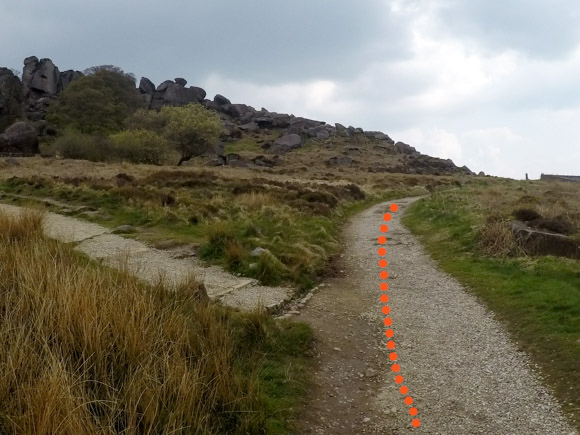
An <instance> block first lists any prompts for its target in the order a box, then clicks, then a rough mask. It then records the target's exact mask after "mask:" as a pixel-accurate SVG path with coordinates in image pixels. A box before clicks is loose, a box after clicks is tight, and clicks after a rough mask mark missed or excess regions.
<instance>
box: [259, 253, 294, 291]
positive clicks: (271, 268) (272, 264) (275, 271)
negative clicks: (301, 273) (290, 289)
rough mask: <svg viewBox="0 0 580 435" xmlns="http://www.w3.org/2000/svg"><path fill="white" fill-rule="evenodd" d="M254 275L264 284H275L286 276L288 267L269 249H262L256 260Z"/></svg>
mask: <svg viewBox="0 0 580 435" xmlns="http://www.w3.org/2000/svg"><path fill="white" fill-rule="evenodd" d="M256 264H257V266H256V268H255V269H254V276H255V277H256V278H258V279H259V280H260V281H261V282H262V283H264V284H266V285H277V284H280V282H281V281H282V280H283V279H284V278H285V277H286V276H287V274H288V269H287V267H286V266H284V264H283V263H282V262H281V261H280V260H278V259H277V258H276V256H275V255H274V254H272V253H271V252H270V251H264V252H262V253H261V254H260V256H259V257H258V259H257V261H256Z"/></svg>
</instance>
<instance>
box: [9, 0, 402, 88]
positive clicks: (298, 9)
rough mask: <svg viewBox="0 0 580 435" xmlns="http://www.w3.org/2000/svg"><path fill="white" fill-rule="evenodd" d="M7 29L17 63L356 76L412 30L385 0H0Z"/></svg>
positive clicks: (277, 76) (263, 76)
mask: <svg viewBox="0 0 580 435" xmlns="http://www.w3.org/2000/svg"><path fill="white" fill-rule="evenodd" d="M15 3H16V2H15ZM55 3H56V2H55ZM3 9H6V10H3ZM3 12H4V13H3ZM2 17H4V18H2ZM22 23H26V25H22ZM0 29H2V30H0V39H2V40H3V41H13V43H10V44H3V46H2V48H0V58H1V59H2V62H3V63H4V62H5V59H8V60H9V63H10V64H11V66H12V67H16V68H19V67H20V64H21V63H22V59H23V58H24V57H25V56H29V55H31V54H34V55H37V56H39V57H50V58H52V59H53V60H54V61H55V63H56V64H57V65H59V66H60V67H61V69H68V68H76V69H82V68H85V67H88V66H92V65H95V64H104V63H106V64H109V63H111V64H117V65H119V66H121V67H123V68H124V69H126V70H128V71H131V72H134V73H135V74H137V75H147V76H150V78H151V79H153V80H154V81H156V82H159V81H161V80H165V79H167V78H173V77H174V76H183V77H185V78H187V79H188V80H189V81H190V82H192V83H194V82H199V81H200V80H202V79H203V78H204V77H206V76H207V75H208V74H210V73H212V72H219V73H221V74H223V75H228V76H231V77H235V78H237V79H240V80H251V81H255V82H258V83H283V82H285V81H300V80H306V79H313V78H326V79H334V78H338V79H348V78H349V77H353V76H355V75H356V74H357V72H358V71H359V70H360V68H361V65H362V64H364V63H366V62H368V61H369V60H372V59H373V58H376V57H388V58H397V57H402V56H404V55H405V53H406V51H405V50H406V39H405V38H406V37H407V34H406V32H405V31H404V28H403V25H402V23H398V22H397V21H395V20H394V19H393V17H392V16H391V15H390V13H389V9H388V8H387V7H386V5H385V3H384V2H382V1H380V0H366V1H361V2H352V1H349V0H333V1H331V0H317V1H315V2H311V1H309V0H295V1H292V2H286V1H277V2H275V1H266V0H248V1H245V2H238V1H226V0H214V1H211V2H207V1H185V0H181V1H179V0H177V1H172V2H170V3H163V4H162V3H160V2H156V1H152V0H141V1H136V0H125V1H119V0H117V1H111V0H104V1H99V2H78V1H71V0H68V1H67V0H63V1H61V2H58V3H56V4H54V3H53V2H50V3H49V2H46V1H43V0H29V1H26V2H18V3H16V4H12V5H10V6H0ZM385 29H389V31H388V32H387V34H388V35H389V37H386V36H385V35H386V33H385ZM377 41H378V42H377Z"/></svg>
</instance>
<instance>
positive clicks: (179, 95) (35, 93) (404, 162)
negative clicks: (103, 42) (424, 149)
mask: <svg viewBox="0 0 580 435" xmlns="http://www.w3.org/2000/svg"><path fill="white" fill-rule="evenodd" d="M82 76H83V73H81V72H80V71H74V70H68V71H64V72H61V71H60V70H59V69H58V67H57V66H56V65H54V63H53V62H52V61H51V60H50V59H40V60H39V59H38V58H37V57H35V56H31V57H28V58H26V59H25V60H24V70H23V74H22V80H21V79H20V78H18V77H16V76H15V75H14V74H13V72H12V71H11V70H9V69H7V68H0V132H2V131H4V130H6V129H7V128H8V127H9V126H10V125H12V124H14V123H15V122H17V121H21V122H19V123H18V124H15V125H14V126H13V127H11V129H9V130H6V132H5V133H4V134H3V135H2V136H0V152H22V153H29V152H35V151H36V150H37V146H38V142H37V140H36V139H35V138H33V137H32V136H33V134H32V131H33V130H32V127H31V125H30V124H27V123H26V122H30V123H33V124H34V125H35V127H36V129H37V132H38V133H39V134H46V132H47V131H50V128H49V127H48V128H47V125H46V122H45V121H44V119H45V115H46V111H47V108H48V106H49V105H50V104H51V103H52V102H53V101H54V100H56V99H57V98H58V97H59V94H60V93H61V92H62V91H63V90H65V89H66V88H67V87H68V86H69V85H70V83H72V82H73V81H74V80H76V79H78V78H79V77H82ZM137 89H138V91H139V93H140V94H141V96H142V98H143V107H145V108H147V109H151V110H160V109H161V108H162V107H163V106H165V105H169V106H185V105H187V104H190V103H199V104H203V105H204V106H205V107H206V108H208V109H211V110H215V111H216V112H218V114H219V115H220V118H221V120H222V123H223V127H224V128H223V134H222V138H221V139H222V140H223V141H235V140H238V139H239V138H241V137H242V136H244V135H246V136H247V135H251V136H252V137H254V138H256V140H257V141H258V142H259V143H261V144H262V149H263V150H264V152H265V153H268V154H272V155H275V156H276V157H274V158H266V157H264V156H257V157H254V158H252V161H251V163H252V164H254V165H256V166H270V165H271V164H274V163H276V164H278V163H279V162H281V161H282V159H280V158H278V155H280V154H286V153H291V152H292V151H293V150H296V149H298V148H301V147H303V146H304V145H305V144H306V143H307V142H308V141H311V140H314V141H318V142H319V143H322V142H325V141H326V142H329V143H332V142H333V141H336V142H340V143H346V144H347V145H350V148H348V149H347V151H345V152H344V154H346V155H343V156H334V157H331V158H329V159H328V160H326V161H325V163H326V165H327V166H329V167H349V166H353V165H356V164H357V160H355V158H353V157H354V156H357V155H360V154H361V152H362V150H361V148H360V147H359V148H357V147H354V146H353V145H356V144H358V143H363V142H364V143H366V144H367V145H368V144H370V148H369V146H367V145H365V147H366V148H365V151H367V149H370V150H371V152H372V153H374V154H373V155H376V156H378V158H379V160H385V158H386V159H387V160H389V159H391V160H393V159H394V158H396V159H395V160H396V161H397V162H398V163H396V164H391V165H390V166H384V165H383V164H382V163H381V161H377V162H375V165H374V166H373V167H371V168H367V169H368V170H371V171H374V172H403V173H417V174H424V173H434V174H455V173H465V174H472V172H471V171H470V170H469V169H468V168H466V167H463V168H458V167H457V166H455V164H454V163H453V162H452V161H451V160H443V159H437V158H433V157H430V156H427V155H423V154H421V153H420V152H418V151H417V150H416V149H415V148H413V147H412V146H410V145H407V144H405V143H403V142H397V143H395V141H393V140H392V139H391V138H390V137H389V136H388V135H387V134H385V133H383V132H380V131H364V130H363V129H361V128H355V127H352V126H349V127H345V126H343V125H341V124H335V125H334V126H332V125H329V124H327V123H326V122H322V121H316V120H312V119H307V118H303V117H298V116H294V115H289V114H284V113H276V112H270V111H268V110H266V109H264V108H262V109H260V110H257V109H255V108H253V107H251V106H248V105H246V104H236V103H232V102H231V101H230V100H229V99H228V98H226V97H224V96H223V95H220V94H217V95H215V97H214V98H213V99H207V98H206V91H205V90H203V89H202V88H200V87H196V86H187V80H185V79H184V78H175V79H173V80H166V81H164V82H163V83H161V84H159V85H158V86H155V84H154V83H153V82H152V81H151V80H149V79H148V78H146V77H143V78H141V80H140V81H139V84H138V87H137ZM272 131H276V134H277V135H278V137H277V138H276V139H275V140H258V139H259V138H260V137H266V136H269V135H270V134H271V132H272ZM219 148H220V147H218V148H217V149H219ZM221 148H222V149H223V146H222V147H221ZM218 154H219V152H218ZM387 156H391V157H387ZM397 156H398V157H397ZM230 161H231V162H236V164H237V165H243V164H246V163H245V162H244V161H243V159H241V158H240V157H239V156H238V155H231V156H230V157H227V156H221V157H220V158H219V159H218V160H217V164H228V162H230ZM220 162H221V163H220Z"/></svg>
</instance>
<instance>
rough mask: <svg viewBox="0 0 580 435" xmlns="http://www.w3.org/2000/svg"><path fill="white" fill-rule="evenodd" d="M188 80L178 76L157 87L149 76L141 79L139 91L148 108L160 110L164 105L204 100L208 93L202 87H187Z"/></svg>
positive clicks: (182, 104) (179, 104)
mask: <svg viewBox="0 0 580 435" xmlns="http://www.w3.org/2000/svg"><path fill="white" fill-rule="evenodd" d="M186 84H187V80H185V79H181V78H177V79H175V81H172V80H166V81H164V82H163V83H161V84H160V85H159V86H157V87H155V85H154V84H153V82H152V81H151V80H149V79H148V78H147V77H142V78H141V80H140V81H139V92H140V93H141V95H142V97H143V102H144V105H145V107H146V108H148V109H154V110H160V109H161V108H162V107H163V106H178V107H179V106H186V105H188V104H190V103H201V102H203V100H204V98H205V96H206V93H205V91H204V90H203V89H202V88H198V87H196V86H190V87H189V88H186V87H185V85H186Z"/></svg>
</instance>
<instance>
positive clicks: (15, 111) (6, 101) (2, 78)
mask: <svg viewBox="0 0 580 435" xmlns="http://www.w3.org/2000/svg"><path fill="white" fill-rule="evenodd" d="M22 117H23V110H22V82H21V81H20V79H19V78H18V77H16V76H15V75H14V73H13V72H12V71H11V70H9V69H8V68H0V131H4V130H5V129H6V128H7V127H8V126H9V125H12V124H13V123H14V122H16V121H17V120H18V119H21V118H22Z"/></svg>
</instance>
